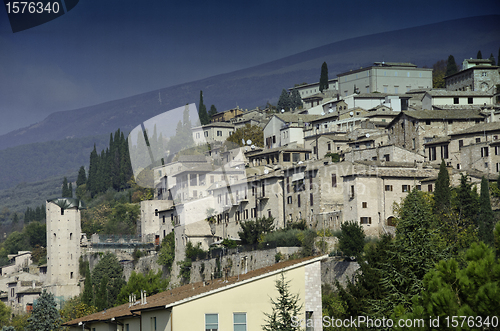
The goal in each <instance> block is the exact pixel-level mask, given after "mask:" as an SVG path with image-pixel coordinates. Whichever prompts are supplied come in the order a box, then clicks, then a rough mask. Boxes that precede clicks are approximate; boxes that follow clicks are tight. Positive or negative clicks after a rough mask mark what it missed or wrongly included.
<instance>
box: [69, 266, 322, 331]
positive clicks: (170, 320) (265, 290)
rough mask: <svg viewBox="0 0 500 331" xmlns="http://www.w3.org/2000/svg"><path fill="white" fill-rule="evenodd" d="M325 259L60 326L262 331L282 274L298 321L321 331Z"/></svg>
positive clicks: (98, 330)
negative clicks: (297, 310)
mask: <svg viewBox="0 0 500 331" xmlns="http://www.w3.org/2000/svg"><path fill="white" fill-rule="evenodd" d="M326 257H327V256H321V257H310V258H305V259H301V260H291V261H285V262H280V263H276V264H274V265H272V266H270V267H267V268H262V269H257V270H254V271H251V272H248V273H246V274H241V275H239V276H237V277H236V276H234V277H230V278H229V279H226V280H224V279H217V280H214V281H210V282H200V283H195V284H188V285H185V286H181V287H178V288H175V289H172V290H167V291H165V292H161V293H159V294H156V295H153V296H151V297H148V296H142V295H141V298H140V300H137V301H135V300H133V302H130V303H127V304H124V305H121V306H118V307H114V308H110V309H108V310H105V311H102V312H98V313H95V314H92V315H88V316H86V317H82V318H79V319H75V320H72V321H69V322H67V323H65V324H64V325H66V326H69V327H70V330H72V331H80V330H82V329H86V330H91V331H104V330H105V331H110V330H124V331H132V330H134V331H135V330H147V331H149V330H151V331H185V330H246V331H257V330H262V325H264V324H265V323H266V316H265V313H268V314H270V313H272V308H273V306H272V304H271V298H273V299H274V300H276V299H277V298H278V296H279V294H278V290H277V289H276V281H277V280H280V279H281V275H282V274H283V275H284V278H285V281H287V282H289V283H288V285H289V290H290V292H291V293H292V294H293V295H295V294H297V295H298V297H299V302H298V303H299V305H301V309H300V314H299V316H298V318H299V320H302V321H304V322H305V321H306V318H307V319H308V320H311V321H313V322H314V330H315V331H321V330H323V328H322V325H321V319H322V305H321V261H322V260H323V259H325V258H326ZM303 326H305V324H304V325H303ZM303 329H304V327H303Z"/></svg>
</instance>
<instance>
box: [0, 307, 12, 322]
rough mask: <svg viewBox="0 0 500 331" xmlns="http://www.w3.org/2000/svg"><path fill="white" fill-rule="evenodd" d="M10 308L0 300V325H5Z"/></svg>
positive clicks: (8, 318) (8, 317)
mask: <svg viewBox="0 0 500 331" xmlns="http://www.w3.org/2000/svg"><path fill="white" fill-rule="evenodd" d="M10 314H11V309H10V307H8V306H7V305H6V304H5V303H3V302H1V301H0V326H3V327H5V326H7V324H8V323H9V320H10Z"/></svg>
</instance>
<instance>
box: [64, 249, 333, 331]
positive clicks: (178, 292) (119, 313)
mask: <svg viewBox="0 0 500 331" xmlns="http://www.w3.org/2000/svg"><path fill="white" fill-rule="evenodd" d="M324 258H326V256H319V257H318V256H312V257H306V258H302V259H298V260H288V261H284V262H279V263H275V264H273V265H272V266H268V267H265V268H260V269H257V270H253V271H250V272H248V273H246V274H244V275H239V277H238V276H232V277H229V278H228V280H227V281H226V282H224V280H223V279H215V280H212V281H209V282H205V283H204V282H198V283H193V284H187V285H184V286H180V287H176V288H174V289H171V290H167V291H164V292H161V293H158V294H155V295H152V296H148V297H147V298H146V301H147V304H145V305H141V304H140V303H139V304H136V305H133V306H131V307H129V304H128V303H126V304H123V305H121V306H118V307H113V308H109V309H107V310H105V311H100V312H97V313H94V314H91V315H88V316H85V317H81V318H77V319H74V320H72V321H69V322H66V323H64V324H63V325H65V326H71V325H78V323H79V322H99V321H109V320H110V319H111V318H116V319H118V318H124V317H132V316H133V315H140V313H141V310H146V309H154V308H164V307H165V306H167V305H171V306H175V305H176V304H177V303H179V302H180V301H185V300H189V299H195V298H196V297H198V296H202V295H209V294H210V292H212V291H218V290H225V289H230V288H231V287H233V286H238V285H239V284H240V283H241V284H243V283H245V282H247V281H251V280H252V279H253V278H257V277H259V276H264V275H266V274H268V273H277V272H279V271H280V270H281V269H284V268H288V267H292V268H293V267H294V266H297V267H299V266H300V265H301V264H302V263H304V264H307V263H312V262H315V261H320V260H322V259H324ZM238 278H239V279H238Z"/></svg>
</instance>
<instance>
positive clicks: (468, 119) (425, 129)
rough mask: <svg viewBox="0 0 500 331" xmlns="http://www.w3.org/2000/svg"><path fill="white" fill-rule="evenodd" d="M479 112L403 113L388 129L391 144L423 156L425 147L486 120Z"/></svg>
mask: <svg viewBox="0 0 500 331" xmlns="http://www.w3.org/2000/svg"><path fill="white" fill-rule="evenodd" d="M484 118H485V116H484V115H483V114H481V113H480V112H479V111H477V110H415V111H402V112H401V113H399V115H398V116H396V118H394V119H393V120H392V121H391V123H389V125H388V126H387V130H388V132H389V141H388V144H394V145H396V146H399V147H403V148H406V149H408V150H410V151H413V152H416V153H420V154H424V153H425V147H424V144H425V143H427V142H430V141H431V140H432V139H434V138H437V137H445V136H447V135H449V134H452V133H455V132H458V131H460V130H464V129H467V128H469V127H471V126H474V125H476V124H479V123H481V122H483V121H484Z"/></svg>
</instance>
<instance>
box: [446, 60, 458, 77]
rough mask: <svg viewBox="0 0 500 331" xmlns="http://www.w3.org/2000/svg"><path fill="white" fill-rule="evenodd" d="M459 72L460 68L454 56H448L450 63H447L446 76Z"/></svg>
mask: <svg viewBox="0 0 500 331" xmlns="http://www.w3.org/2000/svg"><path fill="white" fill-rule="evenodd" d="M457 72H458V67H457V64H456V62H455V58H454V57H453V55H450V56H448V62H447V63H446V73H445V76H450V75H453V74H456V73H457Z"/></svg>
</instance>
